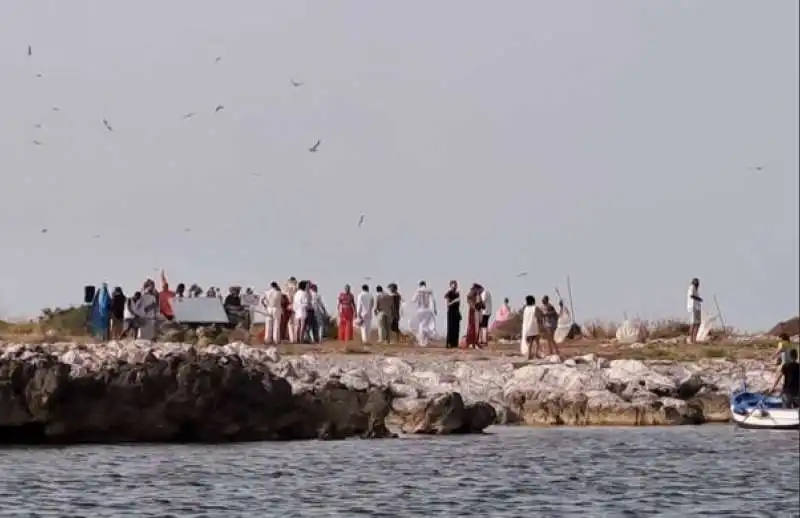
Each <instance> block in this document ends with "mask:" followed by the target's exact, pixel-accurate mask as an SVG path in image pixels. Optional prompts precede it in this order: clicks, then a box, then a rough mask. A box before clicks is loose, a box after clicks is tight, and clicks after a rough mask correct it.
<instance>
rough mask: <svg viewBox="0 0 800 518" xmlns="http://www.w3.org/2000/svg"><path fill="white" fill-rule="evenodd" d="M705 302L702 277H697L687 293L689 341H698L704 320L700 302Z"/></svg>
mask: <svg viewBox="0 0 800 518" xmlns="http://www.w3.org/2000/svg"><path fill="white" fill-rule="evenodd" d="M702 303H703V298H702V297H701V296H700V279H698V278H697V277H695V278H694V279H692V282H691V283H690V284H689V291H688V293H687V294H686V309H688V310H689V315H690V320H689V343H691V344H693V343H696V342H697V332H698V331H699V330H700V323H701V321H702V313H701V311H700V304H702Z"/></svg>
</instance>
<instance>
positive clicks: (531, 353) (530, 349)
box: [519, 295, 542, 360]
mask: <svg viewBox="0 0 800 518" xmlns="http://www.w3.org/2000/svg"><path fill="white" fill-rule="evenodd" d="M541 321H542V316H541V310H540V309H539V307H538V306H536V298H535V297H534V296H533V295H528V296H526V297H525V308H524V309H523V310H522V333H521V338H520V344H519V347H520V353H522V355H523V356H525V357H526V358H527V359H528V360H530V359H532V358H538V357H539V333H540V327H539V324H540V323H541Z"/></svg>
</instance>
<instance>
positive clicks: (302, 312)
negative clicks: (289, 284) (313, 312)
mask: <svg viewBox="0 0 800 518" xmlns="http://www.w3.org/2000/svg"><path fill="white" fill-rule="evenodd" d="M309 308H311V296H309V294H308V292H307V291H306V290H300V289H298V290H297V291H296V292H295V293H294V301H293V302H292V309H293V310H294V319H295V320H297V321H298V322H300V321H301V320H305V319H306V315H307V314H308V313H307V312H308V309H309Z"/></svg>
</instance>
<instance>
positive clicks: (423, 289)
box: [409, 281, 438, 347]
mask: <svg viewBox="0 0 800 518" xmlns="http://www.w3.org/2000/svg"><path fill="white" fill-rule="evenodd" d="M411 302H412V303H413V304H414V305H415V306H416V307H417V312H416V313H415V314H414V316H413V317H411V321H410V322H409V326H410V327H411V329H412V330H414V331H415V335H416V337H417V343H419V345H420V346H422V347H426V346H427V345H428V343H429V342H430V340H431V338H433V337H435V336H436V315H437V313H438V312H437V310H436V298H435V297H434V296H433V291H431V289H430V288H428V285H427V284H426V283H425V281H419V288H417V291H416V292H415V293H414V297H413V298H412V299H411Z"/></svg>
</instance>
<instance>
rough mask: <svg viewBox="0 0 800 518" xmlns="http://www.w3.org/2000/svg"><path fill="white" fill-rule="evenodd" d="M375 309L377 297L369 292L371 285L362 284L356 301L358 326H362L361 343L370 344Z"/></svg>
mask: <svg viewBox="0 0 800 518" xmlns="http://www.w3.org/2000/svg"><path fill="white" fill-rule="evenodd" d="M374 311H375V299H374V298H373V297H372V293H370V292H369V286H368V285H367V284H364V285H362V286H361V293H359V294H358V300H357V301H356V315H357V318H358V326H359V327H360V328H361V343H362V344H368V343H369V340H370V334H371V333H372V313H373V312H374Z"/></svg>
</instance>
